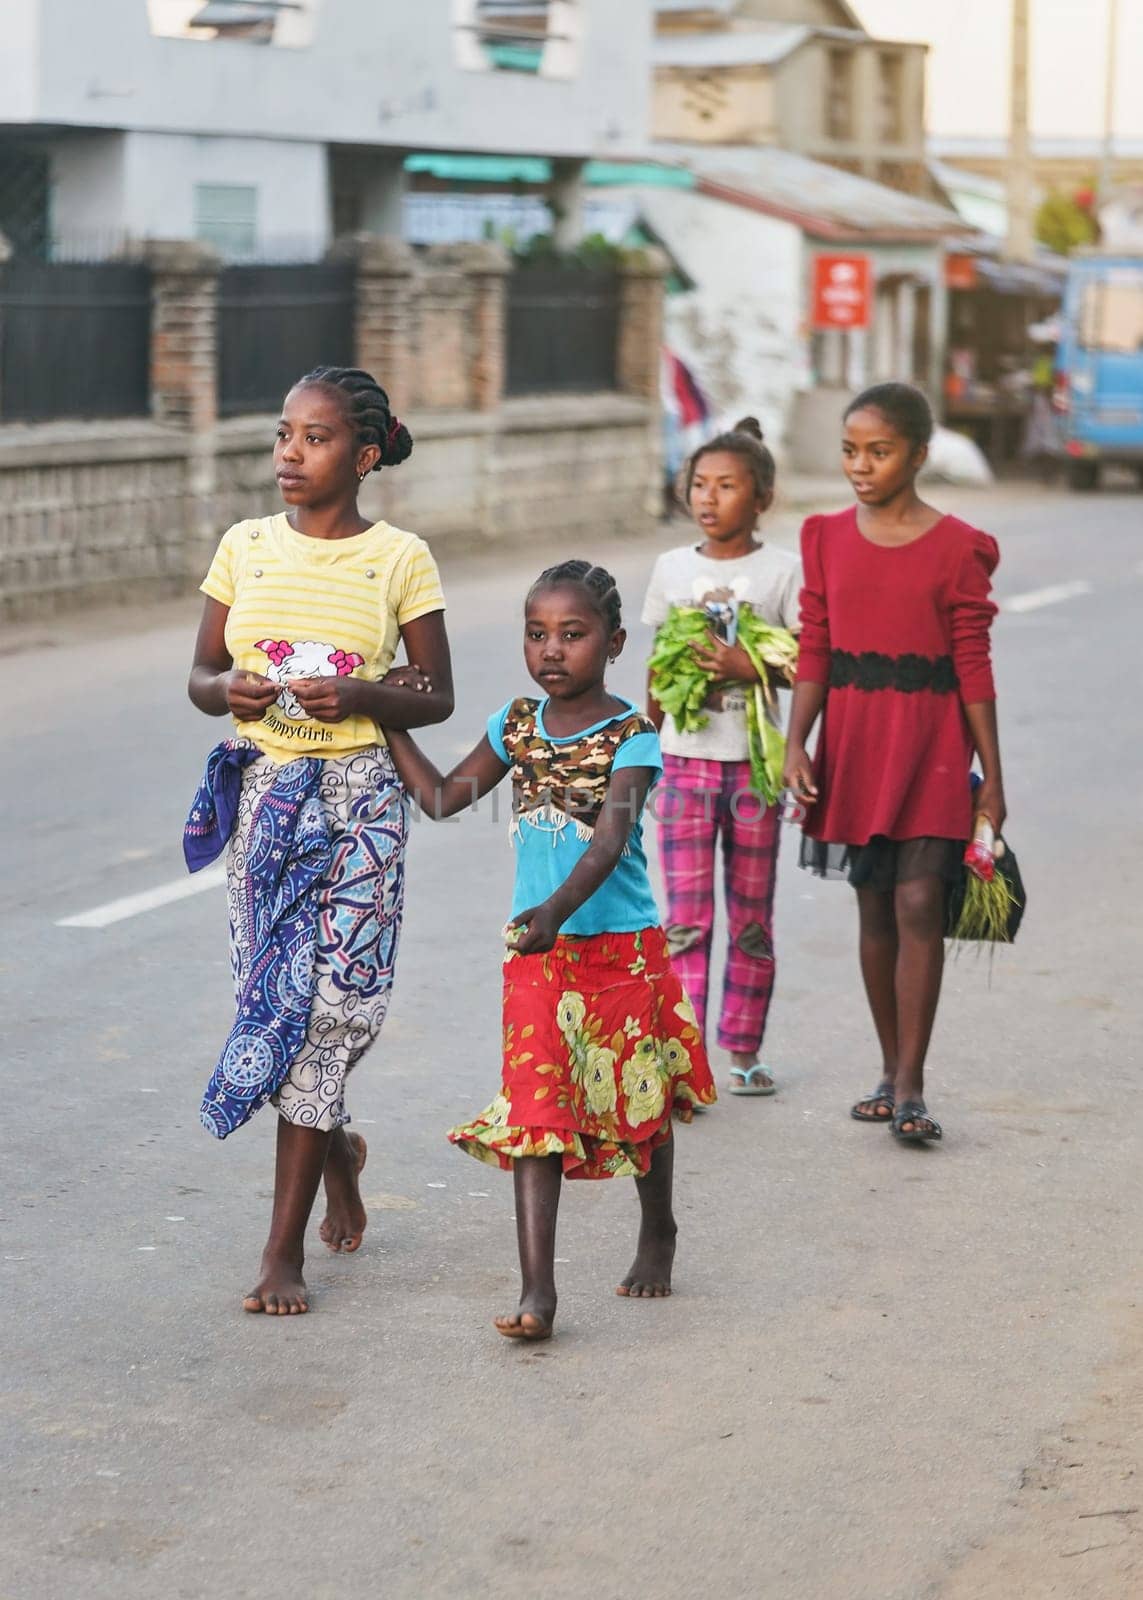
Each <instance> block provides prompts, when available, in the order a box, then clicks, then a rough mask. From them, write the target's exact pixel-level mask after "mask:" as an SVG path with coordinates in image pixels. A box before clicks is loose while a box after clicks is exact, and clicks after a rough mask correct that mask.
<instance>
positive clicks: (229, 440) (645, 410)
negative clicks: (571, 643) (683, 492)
mask: <svg viewBox="0 0 1143 1600" xmlns="http://www.w3.org/2000/svg"><path fill="white" fill-rule="evenodd" d="M407 420H408V424H409V426H410V428H411V429H412V432H413V437H414V439H415V441H416V444H415V448H414V451H413V455H412V456H411V457H410V459H409V460H408V461H407V462H405V463H403V464H402V466H401V467H399V468H395V469H392V470H390V471H387V472H381V473H377V474H376V475H375V476H373V477H371V478H370V479H369V480H368V481H367V485H366V490H365V493H364V494H363V497H362V508H363V510H364V511H365V513H366V515H369V516H376V517H385V518H387V519H388V520H391V521H392V522H394V523H396V524H397V525H398V526H399V527H405V528H411V529H414V530H415V531H416V532H418V533H420V534H422V535H423V536H424V537H426V538H428V539H429V540H430V541H431V542H439V541H452V542H454V543H462V544H463V545H464V546H465V548H472V547H475V546H481V545H484V544H493V543H495V542H496V541H509V540H517V541H523V540H526V539H527V538H528V537H529V536H530V535H532V534H533V533H534V532H535V531H536V530H537V529H538V528H540V527H542V528H543V530H544V533H545V535H547V536H550V535H551V533H552V532H553V531H556V532H559V533H560V534H562V535H563V536H564V537H566V540H567V552H568V555H569V556H570V555H574V554H577V553H578V550H579V547H580V545H581V544H582V543H583V542H585V541H589V540H590V542H591V545H592V548H598V544H599V540H600V539H601V538H604V539H608V538H614V539H622V538H628V537H635V536H638V535H640V534H643V533H645V532H648V531H649V530H650V528H651V526H652V523H653V509H652V508H653V501H652V500H651V498H650V497H649V496H648V493H647V479H648V471H647V468H648V432H649V426H650V425H652V424H653V423H656V422H657V413H656V410H655V408H653V407H652V406H651V405H650V404H649V403H648V402H646V401H640V400H637V399H633V398H628V397H626V396H623V395H584V396H575V397H569V398H560V399H545V400H542V401H528V402H524V401H514V402H509V403H508V404H507V405H505V406H503V407H502V408H500V410H499V411H498V412H494V413H488V412H485V413H481V412H473V411H469V412H443V413H431V412H429V413H418V412H412V413H410V415H409V417H408V419H407ZM273 423H274V419H273V417H251V418H243V419H241V420H240V421H236V422H233V423H226V424H224V425H223V426H222V427H220V428H219V429H218V431H217V433H216V434H215V435H214V437H213V439H212V441H211V449H212V452H213V472H212V474H211V476H212V477H213V479H214V484H213V487H212V488H211V489H210V491H209V493H207V494H205V495H204V494H203V493H202V492H201V491H199V490H197V489H196V486H195V485H196V478H197V477H198V475H200V474H201V471H202V465H203V461H202V441H201V440H198V441H196V440H194V439H193V438H192V437H191V436H190V435H189V434H188V433H185V432H181V431H177V430H174V429H169V428H164V427H161V426H160V425H159V424H157V423H153V422H135V423H115V424H112V425H109V424H106V423H102V424H82V423H77V424H70V425H67V426H63V425H52V426H50V427H45V428H42V429H31V428H24V429H19V428H12V427H9V428H0V616H3V617H5V618H12V619H14V618H17V617H30V616H37V615H49V614H51V613H52V612H54V611H59V610H62V609H65V608H67V607H74V606H75V605H77V604H81V603H95V604H98V603H106V602H118V601H125V600H128V599H130V600H138V599H140V598H143V597H145V596H148V595H159V594H177V593H182V592H186V591H188V590H190V589H192V588H194V587H196V586H197V585H198V583H199V582H200V581H201V579H202V576H203V574H204V572H205V571H206V569H207V566H208V565H209V562H210V557H211V555H212V554H213V550H214V546H215V543H216V541H217V539H218V537H220V536H221V534H222V533H223V532H224V531H225V529H226V528H227V527H228V526H229V525H230V524H231V523H232V522H236V521H238V520H240V519H241V518H243V517H253V516H259V515H269V514H270V513H272V512H275V511H279V510H281V509H282V508H281V504H280V502H279V500H278V496H277V491H276V488H275V485H274V479H273V471H272V464H271V456H270V452H269V450H268V449H267V448H266V440H267V439H268V438H270V437H272V434H273Z"/></svg>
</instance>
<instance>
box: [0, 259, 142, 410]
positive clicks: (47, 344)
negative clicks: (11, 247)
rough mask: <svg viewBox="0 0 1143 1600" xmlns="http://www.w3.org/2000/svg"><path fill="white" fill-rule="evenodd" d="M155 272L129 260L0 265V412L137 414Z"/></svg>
mask: <svg viewBox="0 0 1143 1600" xmlns="http://www.w3.org/2000/svg"><path fill="white" fill-rule="evenodd" d="M150 345H151V273H150V269H149V268H148V267H146V266H141V265H139V264H138V263H135V262H122V261H114V262H112V261H100V262H90V263H87V264H84V265H80V264H78V263H66V264H64V263H59V262H54V261H52V262H49V261H34V260H21V259H13V260H12V261H9V262H8V264H7V265H6V266H4V267H0V418H3V419H5V420H8V421H12V420H15V421H19V422H48V421H51V420H52V419H53V418H57V417H143V416H146V415H147V413H148V410H149V409H150V361H151V356H150Z"/></svg>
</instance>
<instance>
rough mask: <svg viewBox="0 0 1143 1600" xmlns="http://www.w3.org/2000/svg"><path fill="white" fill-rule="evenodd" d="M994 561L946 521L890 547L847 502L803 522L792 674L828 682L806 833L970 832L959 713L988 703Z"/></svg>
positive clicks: (911, 835) (986, 542)
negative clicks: (864, 526) (870, 535)
mask: <svg viewBox="0 0 1143 1600" xmlns="http://www.w3.org/2000/svg"><path fill="white" fill-rule="evenodd" d="M999 558H1000V553H999V550H998V549H997V545H996V541H995V539H992V538H991V537H990V536H989V535H988V534H986V533H980V532H979V531H978V530H977V529H975V528H972V527H970V526H969V525H968V523H966V522H961V521H960V519H959V518H957V517H942V518H941V520H940V521H939V522H937V523H936V524H934V526H933V527H932V528H930V530H929V531H928V533H924V534H922V535H921V537H920V538H919V539H914V540H913V542H912V543H911V544H907V545H897V546H891V547H890V546H884V545H877V544H873V543H872V542H871V541H870V540H869V539H867V538H865V536H864V535H863V534H862V533H861V532H860V530H859V529H858V525H857V511H856V508H851V509H850V510H848V511H842V512H839V513H837V514H835V515H833V516H819V517H810V518H808V519H807V521H806V523H805V525H804V527H803V528H802V563H803V567H804V571H805V587H804V588H803V590H802V600H801V614H802V634H801V640H800V657H799V663H798V681H799V682H804V683H821V684H826V685H828V688H829V692H828V694H827V695H826V703H825V707H824V709H823V712H822V721H821V729H820V732H819V736H818V746H817V753H816V756H815V760H814V777H815V782H816V783H817V786H818V791H819V799H818V800H817V802H816V803H815V804H814V806H813V807H812V808H811V809H810V812H809V815H808V818H807V820H806V824H805V832H806V834H807V836H808V838H809V839H815V840H820V841H823V842H824V841H828V842H830V843H836V844H847V845H851V846H860V845H865V844H868V842H869V841H870V840H871V839H873V838H875V837H883V838H886V839H892V840H903V839H919V838H937V839H955V840H964V839H967V838H968V837H969V835H970V833H971V832H972V802H971V795H970V789H969V776H968V775H969V767H970V764H971V761H972V754H973V745H972V737H971V734H970V733H969V728H968V722H967V720H966V718H965V714H964V707H965V706H966V705H973V704H975V703H977V702H978V701H982V700H993V699H995V698H996V691H995V688H994V686H993V680H992V665H991V659H990V651H989V629H990V627H991V624H992V619H993V617H994V616H995V614H996V606H995V605H994V604H993V602H992V600H991V599H990V598H989V596H990V592H991V583H990V578H991V575H992V572H993V570H994V569H995V567H996V564H997V562H998V560H999Z"/></svg>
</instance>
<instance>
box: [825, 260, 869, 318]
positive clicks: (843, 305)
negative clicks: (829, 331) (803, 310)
mask: <svg viewBox="0 0 1143 1600" xmlns="http://www.w3.org/2000/svg"><path fill="white" fill-rule="evenodd" d="M871 276H872V275H871V273H870V270H869V257H868V256H815V257H814V289H813V309H812V312H811V321H812V323H813V326H814V327H815V328H867V327H868V326H869V302H870V281H871Z"/></svg>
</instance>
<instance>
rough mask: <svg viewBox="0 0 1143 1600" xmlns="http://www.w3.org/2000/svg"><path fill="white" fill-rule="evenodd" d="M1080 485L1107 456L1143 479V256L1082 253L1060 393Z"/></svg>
mask: <svg viewBox="0 0 1143 1600" xmlns="http://www.w3.org/2000/svg"><path fill="white" fill-rule="evenodd" d="M1052 404H1053V409H1054V410H1055V412H1056V415H1057V419H1058V423H1059V431H1060V448H1061V449H1062V450H1063V453H1064V456H1065V457H1066V459H1067V461H1068V480H1069V482H1070V483H1071V485H1072V487H1073V488H1074V489H1094V488H1096V487H1097V485H1098V483H1099V470H1100V467H1101V466H1102V465H1104V464H1105V463H1106V464H1108V465H1110V464H1116V465H1119V466H1128V467H1134V469H1135V471H1136V473H1137V474H1138V475H1139V480H1140V483H1141V484H1143V256H1138V255H1136V256H1131V255H1099V254H1096V253H1094V252H1092V253H1091V254H1085V255H1077V256H1074V257H1073V258H1072V260H1071V262H1070V264H1069V269H1068V281H1067V287H1066V289H1065V291H1064V305H1063V317H1062V326H1061V333H1060V343H1059V347H1058V349H1057V352H1056V371H1055V387H1054V389H1053V394H1052Z"/></svg>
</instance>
